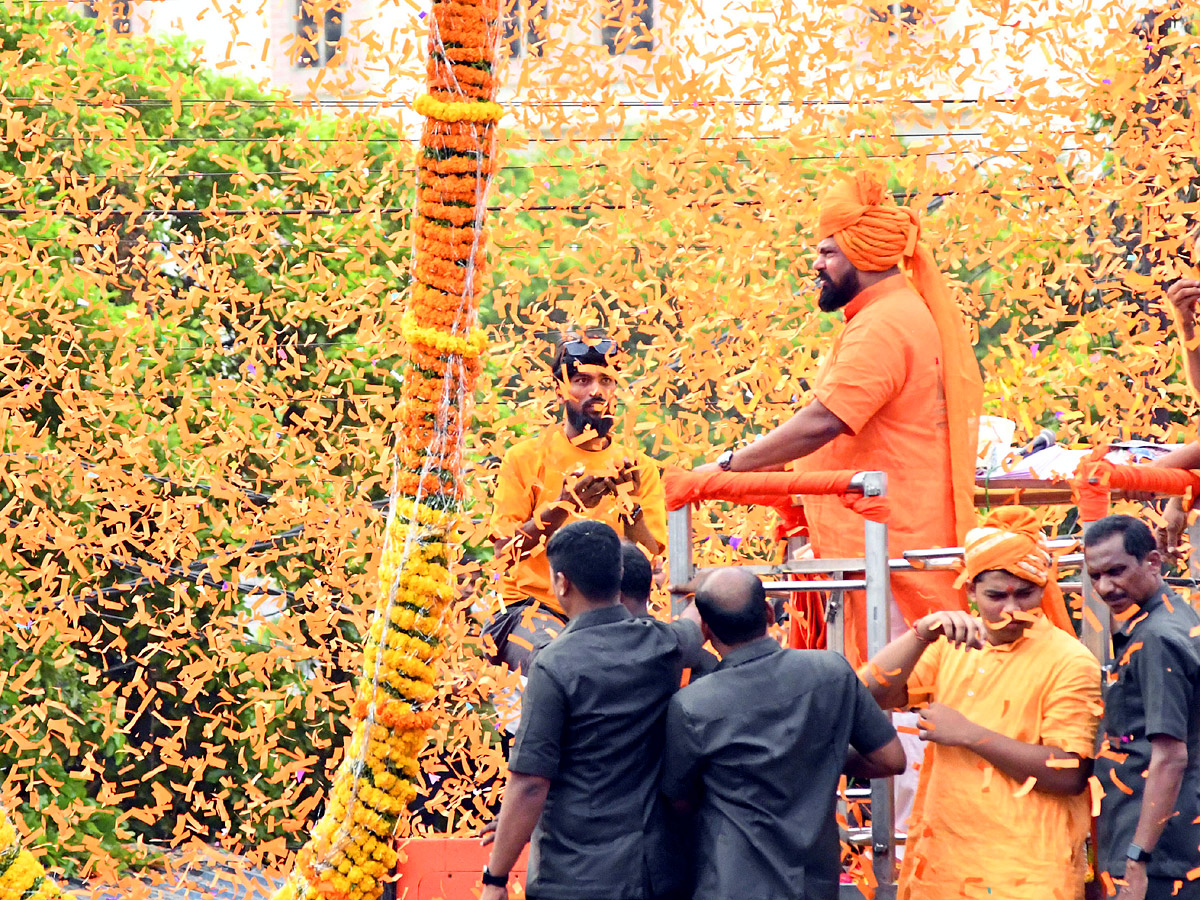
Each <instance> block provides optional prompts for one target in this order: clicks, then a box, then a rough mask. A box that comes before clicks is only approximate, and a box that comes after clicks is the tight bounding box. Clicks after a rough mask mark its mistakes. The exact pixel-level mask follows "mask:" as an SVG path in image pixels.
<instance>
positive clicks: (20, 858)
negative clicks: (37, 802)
mask: <svg viewBox="0 0 1200 900" xmlns="http://www.w3.org/2000/svg"><path fill="white" fill-rule="evenodd" d="M61 896H62V890H61V889H60V888H59V886H58V885H57V884H56V883H55V882H54V880H53V879H51V878H50V876H48V875H47V874H46V870H45V869H43V868H42V864H41V863H39V862H38V861H37V858H36V857H34V855H33V854H32V853H30V852H29V851H28V850H26V849H24V848H23V847H22V846H21V839H20V835H18V834H17V829H16V826H14V825H13V823H12V822H10V821H9V819H8V816H7V815H6V814H5V812H4V810H3V808H0V900H50V898H51V897H61Z"/></svg>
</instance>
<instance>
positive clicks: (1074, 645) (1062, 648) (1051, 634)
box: [1034, 627, 1100, 691]
mask: <svg viewBox="0 0 1200 900" xmlns="http://www.w3.org/2000/svg"><path fill="white" fill-rule="evenodd" d="M1043 642H1044V643H1043V649H1042V654H1043V658H1044V660H1045V662H1044V666H1045V667H1046V671H1047V674H1048V676H1049V678H1050V680H1047V681H1045V682H1042V680H1041V679H1034V683H1041V684H1043V685H1044V687H1045V688H1046V689H1047V690H1049V689H1051V688H1052V687H1053V684H1054V678H1055V677H1058V678H1062V677H1065V678H1071V677H1073V676H1079V675H1085V676H1086V677H1088V678H1094V679H1095V682H1096V690H1097V691H1099V685H1100V661H1099V660H1098V659H1096V657H1095V656H1093V655H1092V652H1091V651H1090V650H1088V649H1087V647H1085V646H1084V645H1083V644H1082V643H1081V642H1080V640H1079V638H1077V637H1075V635H1073V634H1067V632H1065V631H1063V630H1062V629H1061V628H1056V627H1051V628H1049V629H1048V630H1047V632H1046V634H1045V636H1044V638H1043ZM1055 673H1056V674H1055Z"/></svg>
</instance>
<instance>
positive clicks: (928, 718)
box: [860, 506, 1107, 900]
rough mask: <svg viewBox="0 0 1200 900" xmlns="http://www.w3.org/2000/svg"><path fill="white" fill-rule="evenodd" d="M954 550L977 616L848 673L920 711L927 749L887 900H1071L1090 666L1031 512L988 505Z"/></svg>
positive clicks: (954, 615) (919, 635) (891, 702)
mask: <svg viewBox="0 0 1200 900" xmlns="http://www.w3.org/2000/svg"><path fill="white" fill-rule="evenodd" d="M964 549H965V552H964V560H963V561H964V563H965V572H964V575H963V578H964V579H965V584H966V588H967V594H968V596H970V597H971V599H972V600H973V601H974V602H975V603H976V604H977V605H978V608H979V617H975V616H973V615H971V614H970V613H968V612H963V611H959V610H944V611H940V612H935V613H932V614H930V615H928V616H925V617H923V618H921V619H918V620H917V621H916V622H915V623H914V624H913V626H912V628H911V629H909V630H908V632H906V633H905V634H904V635H902V636H901V637H899V638H897V639H896V640H894V641H892V642H891V643H890V644H888V646H887V647H885V648H884V649H883V650H881V651H880V652H879V653H877V654H876V655H875V658H874V659H872V660H871V662H870V663H869V664H868V666H867V667H866V669H864V670H863V671H862V672H861V673H860V676H861V677H862V678H863V680H864V681H865V682H866V684H867V688H868V689H869V690H870V691H871V693H872V694H873V695H874V696H875V699H876V700H877V701H878V702H879V705H880V706H882V707H883V708H885V709H889V708H895V707H905V706H919V707H921V718H920V719H919V720H918V729H919V732H920V734H921V736H922V737H924V738H925V739H926V740H928V741H929V742H930V748H929V750H928V751H927V752H926V754H925V761H924V763H923V764H922V766H921V781H920V786H919V788H918V790H917V797H916V803H915V805H914V808H913V813H912V818H911V819H910V820H909V829H908V844H907V848H906V850H905V853H904V864H903V867H902V868H901V870H900V890H899V895H898V896H899V898H900V900H975V898H978V900H1033V898H1037V900H1076V898H1077V897H1078V896H1079V895H1080V892H1081V891H1082V889H1083V882H1084V876H1085V870H1086V863H1085V857H1084V839H1085V838H1086V837H1087V833H1088V828H1089V825H1090V822H1091V818H1090V802H1089V798H1088V796H1087V793H1086V789H1087V785H1088V777H1089V775H1090V773H1091V763H1092V761H1091V756H1092V751H1093V746H1094V741H1095V736H1096V726H1097V724H1098V719H1099V712H1100V666H1099V663H1097V661H1096V658H1095V657H1094V656H1092V655H1091V654H1090V653H1089V652H1088V651H1087V650H1086V649H1084V647H1083V645H1082V644H1080V643H1079V641H1078V639H1077V638H1076V637H1075V631H1074V629H1073V627H1072V625H1071V619H1070V617H1069V616H1068V615H1067V609H1066V606H1065V604H1064V603H1063V597H1062V592H1061V591H1060V590H1059V587H1058V581H1057V572H1056V566H1055V565H1054V560H1053V558H1052V557H1051V555H1050V552H1049V549H1048V548H1047V544H1046V539H1045V537H1044V535H1043V534H1042V530H1041V521H1040V519H1039V518H1038V516H1037V515H1035V514H1034V513H1033V511H1032V510H1028V509H1025V508H1023V507H1019V506H1004V507H1000V508H998V509H996V510H995V511H994V512H993V513H992V514H991V515H990V516H988V518H987V519H986V520H985V521H984V523H983V526H982V527H980V528H976V529H972V530H971V531H970V532H968V534H967V539H966V544H965V548H964ZM1106 789H1107V787H1106Z"/></svg>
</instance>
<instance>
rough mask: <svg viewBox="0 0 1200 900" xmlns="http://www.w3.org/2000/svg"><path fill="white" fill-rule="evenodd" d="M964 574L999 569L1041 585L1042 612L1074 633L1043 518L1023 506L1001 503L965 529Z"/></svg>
mask: <svg viewBox="0 0 1200 900" xmlns="http://www.w3.org/2000/svg"><path fill="white" fill-rule="evenodd" d="M963 565H964V571H963V577H962V580H963V581H964V582H965V581H970V580H973V579H975V578H977V577H978V576H979V575H981V574H982V573H984V572H988V571H992V570H994V569H1000V570H1002V571H1005V572H1009V573H1011V574H1013V575H1016V576H1017V577H1018V578H1023V579H1024V580H1026V581H1029V582H1032V583H1033V584H1036V585H1038V586H1039V587H1041V588H1043V590H1042V612H1043V613H1044V614H1045V616H1046V618H1047V619H1049V620H1050V622H1051V623H1052V624H1053V625H1055V626H1057V627H1058V628H1061V629H1062V630H1063V631H1065V632H1067V633H1068V634H1070V635H1071V636H1072V637H1074V636H1075V626H1074V625H1072V623H1071V617H1070V615H1068V614H1067V604H1066V602H1065V601H1064V600H1063V594H1062V589H1061V588H1059V586H1058V561H1057V560H1056V559H1055V557H1054V554H1053V553H1051V552H1050V548H1049V546H1048V545H1047V543H1046V535H1045V534H1044V533H1043V532H1042V518H1041V516H1039V515H1038V514H1037V513H1035V512H1034V511H1033V510H1032V509H1027V508H1026V507H1024V506H1001V507H1000V508H998V509H995V510H993V511H992V512H991V513H989V514H988V517H987V518H986V519H984V520H983V524H982V525H981V526H980V527H978V528H972V529H971V530H970V531H969V532H967V538H966V542H965V543H964V545H963Z"/></svg>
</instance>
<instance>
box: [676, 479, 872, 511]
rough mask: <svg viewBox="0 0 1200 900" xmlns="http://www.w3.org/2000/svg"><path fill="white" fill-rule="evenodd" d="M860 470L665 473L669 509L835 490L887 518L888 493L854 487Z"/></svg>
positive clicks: (768, 501)
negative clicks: (867, 493)
mask: <svg viewBox="0 0 1200 900" xmlns="http://www.w3.org/2000/svg"><path fill="white" fill-rule="evenodd" d="M857 474H858V473H857V472H851V471H834V472H689V471H686V470H684V469H677V468H674V467H668V469H667V471H666V475H665V476H664V479H663V480H664V483H665V485H666V492H667V509H681V508H683V507H684V506H687V504H689V503H697V502H699V501H701V500H727V501H729V502H731V503H741V504H743V505H746V506H775V507H778V506H779V505H780V502H781V501H783V500H786V498H788V497H790V496H792V495H793V494H836V495H838V497H839V498H840V499H841V501H842V503H843V504H844V505H845V506H846V507H847V508H849V509H852V510H854V511H855V512H856V513H858V514H859V515H860V516H863V517H864V518H867V519H870V520H871V521H872V522H886V521H887V520H888V515H889V513H890V511H891V507H890V506H889V504H888V499H887V498H886V497H866V496H863V493H862V491H859V490H857V489H856V488H852V487H851V484H852V482H853V481H854V476H855V475H857Z"/></svg>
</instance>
